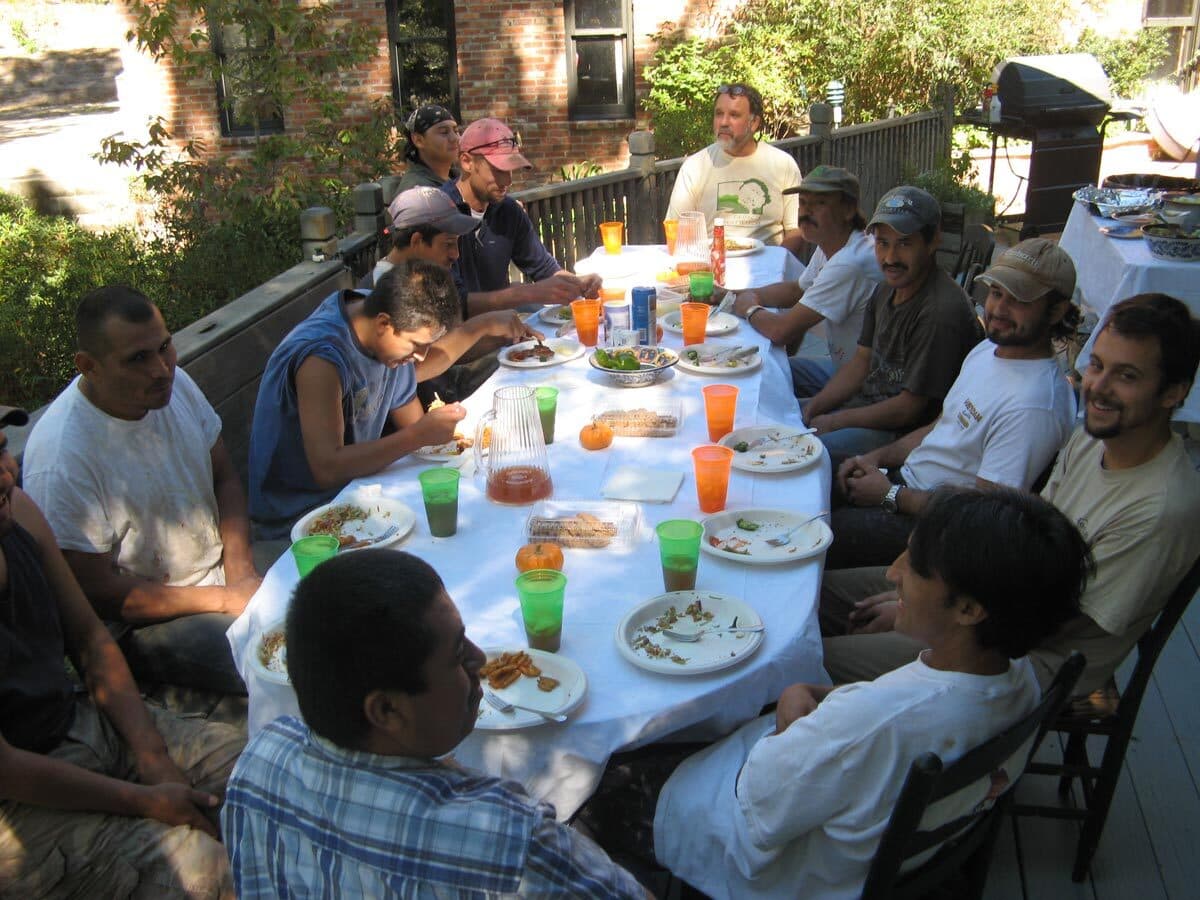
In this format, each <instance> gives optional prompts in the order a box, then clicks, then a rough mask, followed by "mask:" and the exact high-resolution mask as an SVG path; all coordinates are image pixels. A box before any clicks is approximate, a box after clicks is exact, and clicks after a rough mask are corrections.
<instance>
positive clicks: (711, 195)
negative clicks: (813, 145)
mask: <svg viewBox="0 0 1200 900" xmlns="http://www.w3.org/2000/svg"><path fill="white" fill-rule="evenodd" d="M799 184H800V166H798V165H797V164H796V161H795V160H794V159H792V157H791V156H789V155H788V154H787V153H784V152H783V151H782V150H780V149H779V148H777V147H773V146H771V145H770V144H768V143H766V142H764V141H759V142H758V144H757V146H756V147H755V148H754V152H753V153H751V154H750V155H749V156H730V155H729V154H728V153H726V152H725V151H724V150H722V149H721V145H720V144H716V143H714V144H709V145H708V146H707V147H705V148H704V149H703V150H701V151H700V152H699V153H693V154H692V155H691V156H689V157H688V158H687V159H685V160H684V161H683V165H681V166H680V167H679V175H678V176H677V177H676V179H675V187H674V188H673V189H672V190H671V202H670V204H669V205H668V207H667V214H666V216H665V218H667V219H678V218H679V214H680V213H681V212H686V211H688V210H693V209H694V210H699V211H700V212H702V213H704V220H705V222H706V223H707V225H708V230H709V233H710V234H711V233H712V225H713V219H714V218H716V217H717V216H718V215H720V216H723V217H724V219H725V235H726V236H727V237H741V238H747V237H753V238H758V239H759V240H760V241H762V242H763V243H764V244H778V243H779V242H780V241H781V240H783V233H784V231H790V230H792V229H794V228H795V227H796V223H797V220H798V218H799V215H800V205H799V204H800V201H799V199H798V198H797V197H796V195H795V194H788V195H787V196H786V197H785V196H784V194H783V189H784V188H789V187H797V186H799ZM718 210H720V212H718Z"/></svg>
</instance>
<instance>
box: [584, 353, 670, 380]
mask: <svg viewBox="0 0 1200 900" xmlns="http://www.w3.org/2000/svg"><path fill="white" fill-rule="evenodd" d="M605 349H606V350H607V349H609V348H607V347H606V348H605ZM624 349H626V348H612V352H616V351H617V350H624ZM627 349H629V350H632V351H633V352H634V354H635V355H636V356H637V360H638V363H639V364H640V365H641V368H640V369H638V370H636V371H631V372H626V371H624V370H622V369H606V368H604V366H602V365H600V363H598V362H596V353H595V351H593V352H592V353H590V354H589V355H588V362H589V363H591V364H592V368H593V369H595V370H596V371H597V372H603V373H604V374H605V375H607V376H608V378H609V380H610V381H612V382H615V383H616V384H619V385H620V386H621V387H646V386H647V385H651V384H654V382H656V381H658V380H659V379H660V378H661V377H662V376H663V375H664V374H665V373H666V371H667V370H668V369H669V368H671V366H673V365H675V363H677V362H679V354H678V353H676V352H675V351H674V350H668V349H667V348H666V347H629V348H627Z"/></svg>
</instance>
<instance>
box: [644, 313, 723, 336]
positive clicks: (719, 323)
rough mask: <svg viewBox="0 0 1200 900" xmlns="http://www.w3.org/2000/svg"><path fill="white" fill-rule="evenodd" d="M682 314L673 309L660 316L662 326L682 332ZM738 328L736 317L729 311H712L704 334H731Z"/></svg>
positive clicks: (671, 330) (672, 331)
mask: <svg viewBox="0 0 1200 900" xmlns="http://www.w3.org/2000/svg"><path fill="white" fill-rule="evenodd" d="M682 316H683V314H682V313H681V312H680V311H679V310H674V311H672V312H669V313H667V314H666V315H665V316H663V317H662V327H663V328H664V329H666V330H667V331H670V332H671V333H673V334H683V319H682ZM737 329H738V317H737V316H734V315H730V314H729V313H713V314H712V315H710V316H709V317H708V325H706V326H705V328H704V333H705V334H711V335H722V334H732V333H733V332H735V331H737Z"/></svg>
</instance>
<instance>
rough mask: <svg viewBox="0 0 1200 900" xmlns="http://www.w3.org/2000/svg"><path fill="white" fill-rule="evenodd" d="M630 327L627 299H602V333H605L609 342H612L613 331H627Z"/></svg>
mask: <svg viewBox="0 0 1200 900" xmlns="http://www.w3.org/2000/svg"><path fill="white" fill-rule="evenodd" d="M632 327H633V325H632V321H631V319H630V315H629V301H628V300H605V301H604V334H605V335H607V337H608V342H609V344H612V335H613V332H614V331H618V330H625V331H628V330H629V329H630V328H632Z"/></svg>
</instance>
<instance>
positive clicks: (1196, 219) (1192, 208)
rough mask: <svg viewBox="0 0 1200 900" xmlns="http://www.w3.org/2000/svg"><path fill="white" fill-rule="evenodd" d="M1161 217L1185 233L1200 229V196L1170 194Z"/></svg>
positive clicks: (1161, 211)
mask: <svg viewBox="0 0 1200 900" xmlns="http://www.w3.org/2000/svg"><path fill="white" fill-rule="evenodd" d="M1159 215H1160V216H1162V218H1163V219H1164V220H1165V221H1166V222H1167V223H1169V224H1171V225H1178V226H1179V227H1180V228H1181V229H1183V230H1184V231H1185V232H1187V231H1194V230H1195V229H1197V228H1200V194H1168V195H1166V196H1164V197H1163V205H1162V209H1161V210H1159Z"/></svg>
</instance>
